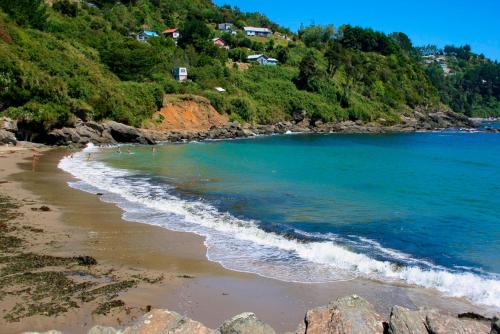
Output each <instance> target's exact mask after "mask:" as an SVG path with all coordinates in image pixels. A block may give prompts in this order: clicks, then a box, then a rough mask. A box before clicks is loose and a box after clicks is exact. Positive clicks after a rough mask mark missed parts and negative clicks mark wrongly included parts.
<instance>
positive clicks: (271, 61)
mask: <svg viewBox="0 0 500 334" xmlns="http://www.w3.org/2000/svg"><path fill="white" fill-rule="evenodd" d="M247 60H248V61H249V62H251V63H258V64H260V65H271V66H275V65H278V59H275V58H269V57H267V56H265V55H261V54H258V55H250V56H248V57H247Z"/></svg>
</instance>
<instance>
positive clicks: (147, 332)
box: [118, 310, 217, 334]
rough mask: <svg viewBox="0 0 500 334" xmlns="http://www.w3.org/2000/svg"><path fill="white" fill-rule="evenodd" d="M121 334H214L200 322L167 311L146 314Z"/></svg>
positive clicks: (213, 331)
mask: <svg viewBox="0 0 500 334" xmlns="http://www.w3.org/2000/svg"><path fill="white" fill-rule="evenodd" d="M118 333H123V334H163V333H175V334H215V333H217V332H216V331H215V330H213V329H210V328H208V327H206V326H205V325H203V324H202V323H200V322H197V321H194V320H191V319H189V318H186V317H183V316H181V315H180V314H178V313H175V312H171V311H168V310H152V311H151V312H149V313H146V314H145V315H144V316H143V317H142V319H141V320H139V322H138V323H137V324H135V325H134V326H132V327H128V328H126V329H125V330H124V331H122V332H118Z"/></svg>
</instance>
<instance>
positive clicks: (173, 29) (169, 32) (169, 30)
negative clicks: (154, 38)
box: [163, 28, 177, 34]
mask: <svg viewBox="0 0 500 334" xmlns="http://www.w3.org/2000/svg"><path fill="white" fill-rule="evenodd" d="M174 32H177V28H167V29H165V30H163V33H164V34H173V33H174Z"/></svg>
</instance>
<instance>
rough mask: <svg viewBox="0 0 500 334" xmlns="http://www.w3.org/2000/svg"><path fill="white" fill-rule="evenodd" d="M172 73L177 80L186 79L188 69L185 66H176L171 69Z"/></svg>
mask: <svg viewBox="0 0 500 334" xmlns="http://www.w3.org/2000/svg"><path fill="white" fill-rule="evenodd" d="M172 75H173V76H174V78H175V80H177V81H186V80H187V79H188V71H187V68H185V67H176V68H174V69H173V70H172Z"/></svg>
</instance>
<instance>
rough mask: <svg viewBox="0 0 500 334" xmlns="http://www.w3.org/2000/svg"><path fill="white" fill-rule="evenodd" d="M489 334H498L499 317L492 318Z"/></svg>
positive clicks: (499, 326) (499, 330)
mask: <svg viewBox="0 0 500 334" xmlns="http://www.w3.org/2000/svg"><path fill="white" fill-rule="evenodd" d="M490 334H500V317H498V316H494V317H493V319H492V320H491V331H490Z"/></svg>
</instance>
